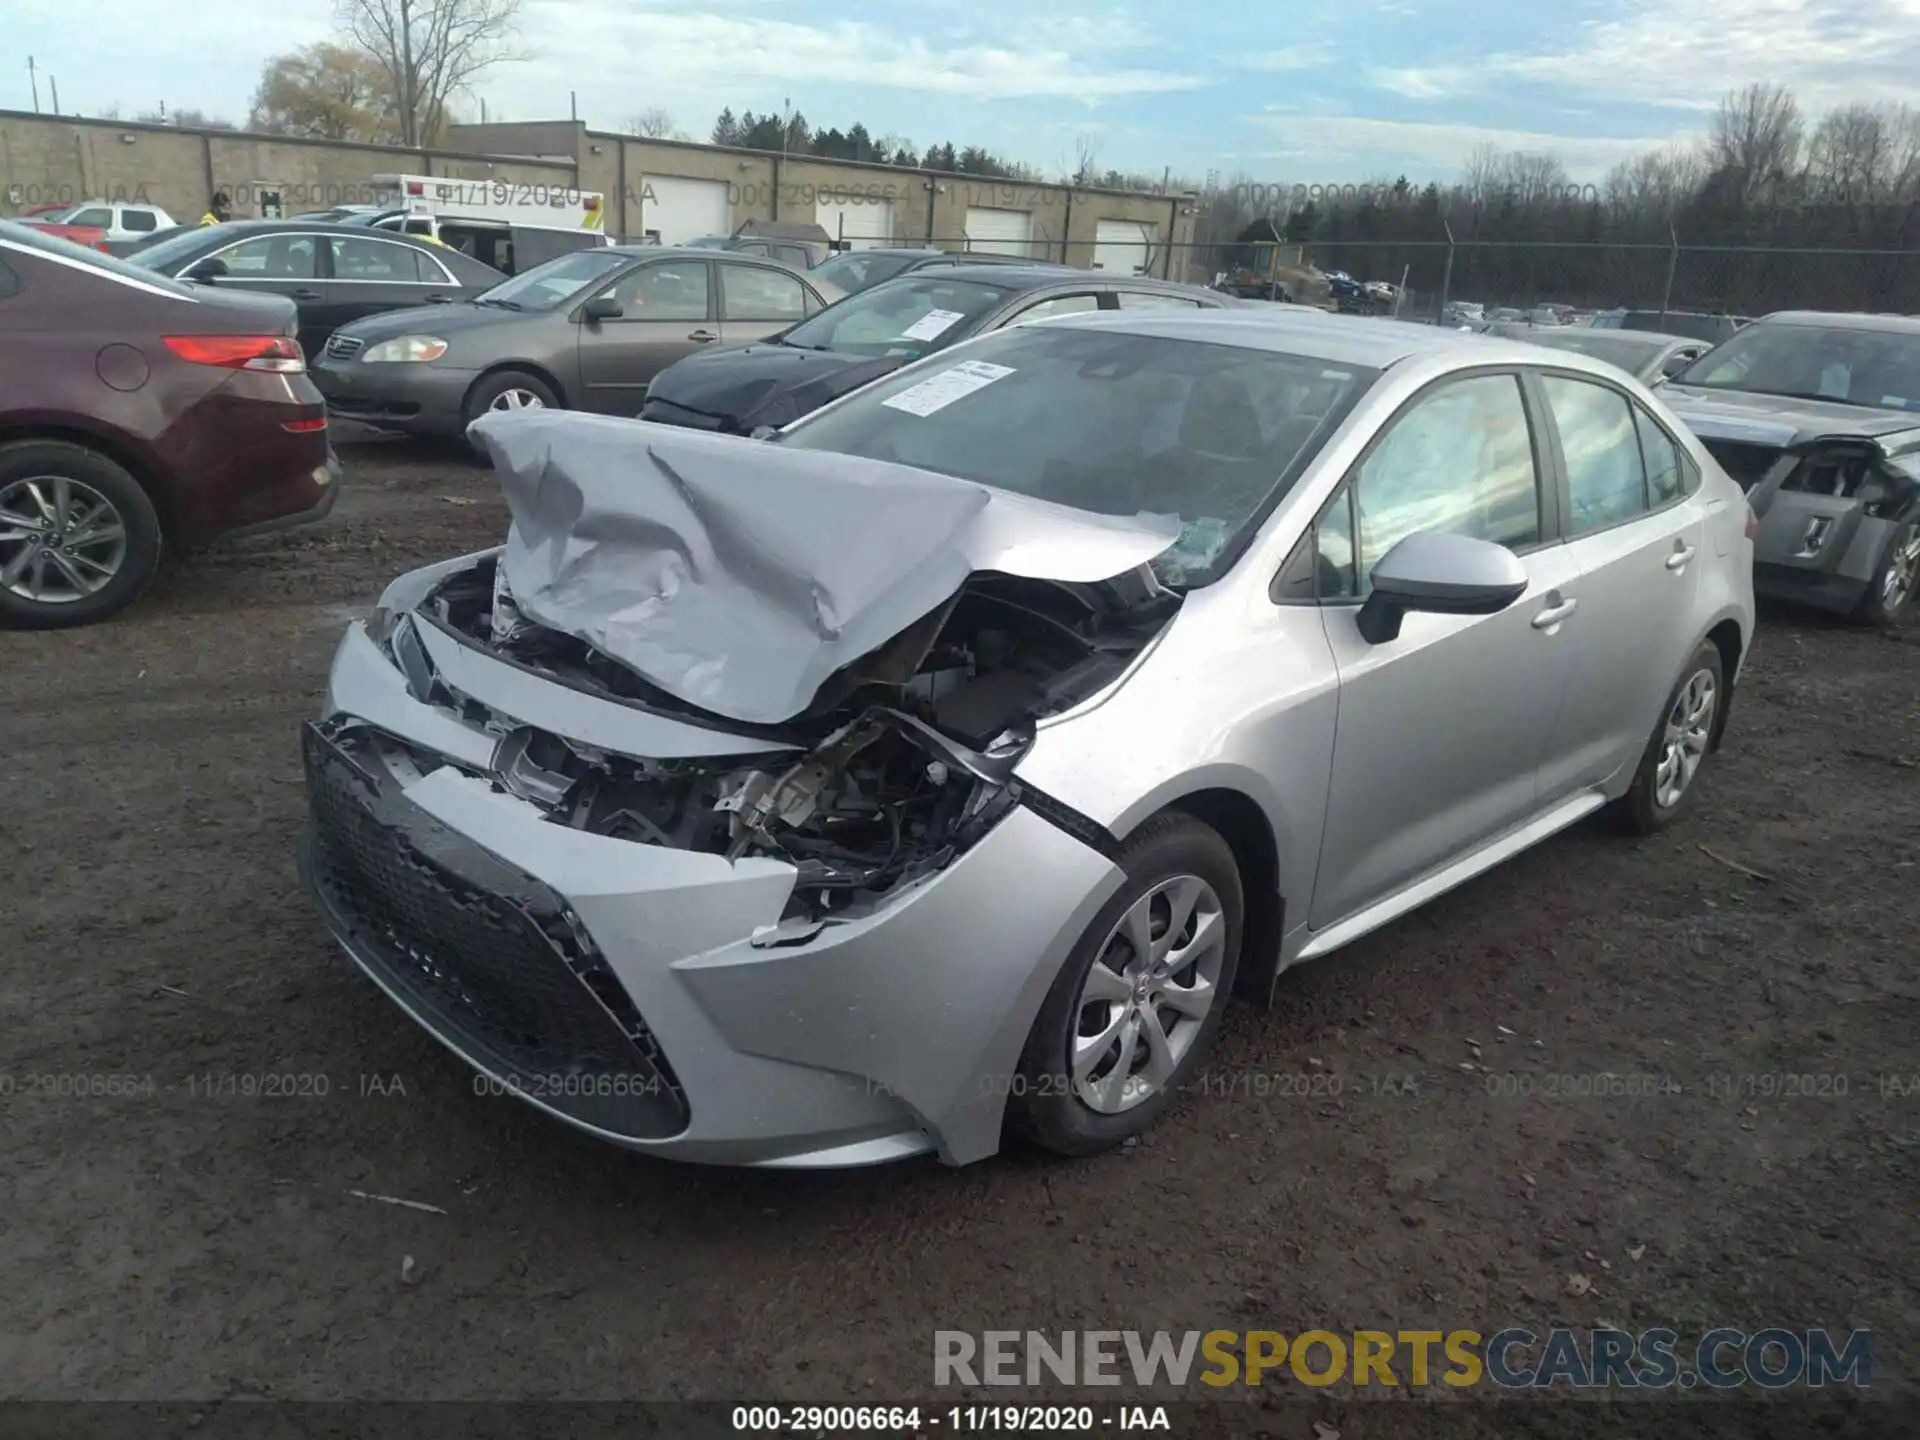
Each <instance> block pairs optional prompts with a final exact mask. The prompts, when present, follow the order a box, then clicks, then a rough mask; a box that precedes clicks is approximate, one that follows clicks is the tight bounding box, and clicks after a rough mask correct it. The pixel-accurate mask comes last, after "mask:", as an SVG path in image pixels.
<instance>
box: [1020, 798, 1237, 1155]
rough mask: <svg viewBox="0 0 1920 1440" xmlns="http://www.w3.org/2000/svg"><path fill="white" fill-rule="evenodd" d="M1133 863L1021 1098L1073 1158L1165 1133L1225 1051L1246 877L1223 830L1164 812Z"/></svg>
mask: <svg viewBox="0 0 1920 1440" xmlns="http://www.w3.org/2000/svg"><path fill="white" fill-rule="evenodd" d="M1119 864H1120V868H1121V869H1122V870H1124V871H1125V872H1126V875H1127V879H1126V883H1125V884H1124V885H1123V886H1122V887H1121V889H1120V892H1119V893H1118V894H1117V895H1115V896H1114V897H1113V899H1112V900H1110V901H1108V902H1107V904H1106V906H1105V907H1104V908H1103V909H1102V910H1101V911H1100V913H1099V915H1097V916H1096V917H1094V921H1093V923H1092V924H1091V925H1089V926H1088V927H1087V931H1086V933H1085V934H1084V935H1083V936H1082V937H1081V939H1080V942H1079V944H1077V945H1076V946H1075V947H1074V949H1073V952H1072V954H1071V955H1070V956H1069V957H1068V959H1067V963H1066V964H1065V965H1064V966H1062V967H1061V971H1060V974H1059V976H1058V977H1057V978H1056V979H1055V980H1054V983H1053V988H1052V989H1051V990H1050V991H1048V993H1047V998H1046V1002H1045V1003H1044V1004H1043V1005H1042V1006H1041V1007H1040V1015H1039V1017H1038V1018H1037V1019H1036V1020H1035V1021H1034V1025H1033V1030H1032V1032H1031V1033H1030V1034H1029V1035H1028V1037H1027V1044H1026V1049H1025V1051H1024V1052H1023V1053H1022V1055H1021V1057H1020V1066H1019V1069H1018V1070H1017V1071H1016V1072H1015V1076H1014V1084H1013V1087H1012V1089H1013V1093H1012V1095H1011V1096H1010V1098H1009V1104H1008V1114H1007V1118H1008V1123H1009V1124H1010V1125H1011V1126H1012V1127H1013V1129H1014V1130H1015V1131H1016V1132H1017V1133H1019V1134H1022V1135H1024V1136H1026V1137H1027V1138H1028V1139H1030V1140H1032V1141H1033V1142H1034V1143H1036V1144H1037V1145H1039V1146H1040V1147H1041V1148H1043V1149H1046V1150H1051V1151H1053V1152H1054V1153H1056V1154H1060V1155H1092V1154H1095V1153H1097V1152H1099V1151H1102V1150H1108V1149H1111V1148H1112V1147H1114V1146H1116V1145H1118V1144H1120V1143H1121V1142H1122V1141H1124V1140H1126V1139H1127V1138H1128V1137H1129V1136H1134V1135H1138V1134H1140V1133H1141V1132H1143V1131H1144V1130H1146V1129H1147V1127H1148V1126H1150V1125H1151V1124H1152V1123H1153V1121H1154V1118H1155V1117H1156V1116H1158V1115H1159V1113H1160V1112H1161V1111H1162V1110H1163V1109H1165V1108H1166V1106H1167V1105H1168V1104H1169V1103H1170V1102H1171V1101H1172V1099H1173V1097H1174V1096H1175V1095H1176V1094H1177V1093H1178V1092H1179V1090H1180V1087H1181V1085H1182V1084H1183V1083H1184V1082H1185V1080H1186V1079H1187V1077H1188V1076H1190V1075H1191V1074H1192V1073H1193V1069H1194V1067H1195V1065H1197V1064H1198V1062H1199V1061H1200V1059H1201V1058H1202V1057H1203V1056H1204V1055H1205V1054H1206V1052H1207V1050H1208V1049H1209V1048H1210V1047H1211V1046H1212V1044H1213V1038H1214V1036H1215V1034H1216V1033H1218V1031H1219V1029H1220V1023H1221V1019H1222V1016H1223V1014H1224V1012H1225V1010H1226V1004H1227V996H1228V995H1229V994H1230V993H1231V991H1232V989H1233V976H1234V971H1235V969H1236V968H1237V966H1238V964H1239V958H1240V934H1241V921H1242V916H1243V914H1244V910H1245V902H1244V897H1243V896H1242V894H1241V889H1240V869H1239V866H1238V865H1237V864H1236V863H1235V861H1234V857H1233V851H1232V849H1230V848H1229V847H1228V845H1227V842H1226V841H1225V840H1223V839H1221V838H1220V835H1219V834H1218V832H1216V831H1214V830H1213V829H1211V828H1210V827H1209V826H1206V825H1203V824H1201V823H1200V822H1199V821H1198V820H1195V819H1193V818H1192V817H1191V816H1187V815H1177V814H1169V815H1162V816H1160V817H1158V818H1156V819H1154V820H1151V821H1149V822H1148V823H1147V824H1146V825H1145V826H1143V827H1142V828H1141V830H1140V832H1139V833H1138V834H1137V835H1136V836H1135V837H1134V838H1133V840H1132V841H1130V842H1129V843H1128V845H1127V847H1126V849H1125V851H1124V852H1123V853H1122V854H1121V856H1120V860H1119Z"/></svg>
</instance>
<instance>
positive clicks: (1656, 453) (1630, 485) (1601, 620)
mask: <svg viewBox="0 0 1920 1440" xmlns="http://www.w3.org/2000/svg"><path fill="white" fill-rule="evenodd" d="M1529 384H1530V385H1531V386H1532V393H1534V394H1535V395H1536V396H1537V397H1538V405H1537V409H1538V412H1539V413H1540V414H1541V415H1542V416H1543V417H1545V420H1546V424H1547V431H1548V436H1549V439H1550V441H1551V450H1552V455H1553V464H1554V468H1555V471H1556V472H1557V473H1556V476H1555V483H1556V484H1557V485H1558V487H1559V494H1560V506H1561V513H1562V514H1563V516H1564V517H1565V533H1566V537H1567V538H1566V543H1567V550H1568V553H1569V554H1570V555H1571V557H1572V558H1573V560H1574V562H1575V563H1576V564H1577V565H1578V566H1579V570H1580V574H1579V578H1578V579H1577V580H1576V581H1575V582H1574V584H1573V585H1572V587H1571V588H1570V589H1569V591H1568V595H1569V598H1571V599H1572V600H1573V601H1574V602H1575V604H1576V605H1577V607H1578V608H1577V610H1576V612H1575V613H1574V614H1572V615H1571V616H1569V617H1568V619H1567V622H1566V635H1567V640H1568V643H1569V645H1570V647H1571V649H1572V652H1573V664H1572V668H1571V669H1570V671H1569V672H1568V676H1567V687H1566V701H1565V703H1564V704H1563V705H1562V706H1561V710H1560V717H1559V720H1558V721H1557V722H1556V724H1555V726H1554V735H1553V741H1552V744H1551V745H1550V746H1549V747H1548V753H1547V757H1546V759H1545V760H1544V761H1543V762H1542V764H1541V772H1540V784H1541V791H1542V794H1541V799H1542V801H1543V802H1551V801H1553V800H1555V799H1559V798H1561V797H1564V796H1566V795H1570V794H1572V793H1574V792H1575V791H1578V790H1582V789H1588V788H1591V787H1593V786H1596V785H1599V784H1601V783H1602V782H1603V781H1605V780H1607V779H1608V778H1609V777H1610V776H1612V775H1613V774H1614V773H1615V772H1616V771H1618V770H1619V769H1620V767H1621V766H1623V765H1631V764H1632V763H1633V762H1635V761H1636V760H1638V759H1639V757H1640V755H1641V754H1642V752H1643V751H1644V750H1645V748H1646V744H1647V740H1648V738H1649V737H1650V736H1651V735H1652V733H1653V726H1654V722H1655V720H1656V719H1657V718H1658V716H1659V713H1660V709H1661V707H1662V706H1663V705H1664V703H1665V701H1666V698H1667V692H1668V690H1669V689H1670V688H1671V687H1672V685H1673V682H1674V680H1675V678H1676V677H1677V676H1678V675H1679V673H1680V668H1681V666H1682V665H1683V664H1685V663H1686V660H1687V657H1688V655H1689V654H1690V653H1691V652H1692V649H1693V645H1694V641H1695V639H1696V638H1697V636H1698V633H1699V630H1700V629H1701V626H1700V624H1699V620H1698V608H1699V595H1700V571H1701V567H1702V566H1703V565H1704V564H1705V563H1706V562H1705V560H1704V559H1703V558H1702V547H1703V545H1704V544H1705V541H1706V513H1705V510H1704V509H1703V504H1702V501H1701V498H1700V495H1701V490H1700V474H1699V471H1698V470H1696V469H1695V468H1694V467H1693V465H1692V462H1691V461H1689V460H1688V459H1687V456H1686V451H1685V450H1684V449H1683V448H1682V447H1681V446H1680V445H1678V444H1677V443H1675V441H1674V439H1673V437H1672V436H1670V435H1669V434H1668V433H1667V431H1666V430H1665V428H1664V427H1662V426H1661V424H1660V422H1659V421H1657V420H1655V419H1654V418H1653V415H1652V414H1651V412H1649V411H1648V410H1647V409H1646V408H1645V407H1644V406H1642V405H1641V404H1640V403H1639V402H1638V401H1637V400H1635V399H1633V397H1632V396H1631V395H1629V394H1628V393H1627V391H1626V390H1625V388H1624V387H1619V386H1615V385H1613V384H1611V383H1610V382H1608V381H1605V380H1602V379H1599V378H1598V377H1596V376H1592V375H1582V374H1572V373H1565V372H1555V371H1550V370H1542V371H1539V372H1536V373H1535V374H1533V375H1531V376H1530V377H1529Z"/></svg>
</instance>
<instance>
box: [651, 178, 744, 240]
mask: <svg viewBox="0 0 1920 1440" xmlns="http://www.w3.org/2000/svg"><path fill="white" fill-rule="evenodd" d="M640 230H641V233H642V234H644V235H646V237H647V238H648V239H650V240H658V241H659V243H660V244H662V245H684V244H686V243H687V242H688V241H689V240H698V239H699V238H700V237H701V236H702V235H730V234H732V233H733V215H732V212H731V211H730V210H729V208H728V206H727V182H726V181H724V180H682V179H681V178H680V177H679V176H677V175H649V176H647V178H646V182H645V185H644V186H643V187H642V189H641V191H640Z"/></svg>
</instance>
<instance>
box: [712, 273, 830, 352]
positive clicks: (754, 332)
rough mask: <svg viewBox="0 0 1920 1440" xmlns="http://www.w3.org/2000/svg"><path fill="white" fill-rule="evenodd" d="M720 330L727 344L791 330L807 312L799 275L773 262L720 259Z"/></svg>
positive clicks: (743, 342)
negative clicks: (750, 263) (754, 262)
mask: <svg viewBox="0 0 1920 1440" xmlns="http://www.w3.org/2000/svg"><path fill="white" fill-rule="evenodd" d="M719 269H720V303H721V307H722V308H721V311H720V333H721V334H722V335H723V336H724V337H725V338H726V343H727V344H729V345H741V344H748V343H751V342H752V341H755V340H765V339H766V338H767V337H768V336H770V335H778V334H779V333H780V332H781V331H782V330H790V329H792V328H793V327H794V326H795V325H798V324H799V323H800V322H801V321H802V320H803V319H805V318H806V316H807V313H808V312H807V288H806V286H805V285H803V284H802V283H801V282H800V277H799V276H797V275H793V274H790V273H788V272H787V271H785V270H780V269H776V268H775V267H774V266H772V265H749V264H744V263H741V262H737V261H731V260H722V261H721V262H720V265H719Z"/></svg>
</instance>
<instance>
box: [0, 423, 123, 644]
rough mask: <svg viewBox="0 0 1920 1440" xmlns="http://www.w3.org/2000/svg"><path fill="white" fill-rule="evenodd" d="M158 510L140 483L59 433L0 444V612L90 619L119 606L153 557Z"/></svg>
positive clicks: (44, 623)
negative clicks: (53, 436)
mask: <svg viewBox="0 0 1920 1440" xmlns="http://www.w3.org/2000/svg"><path fill="white" fill-rule="evenodd" d="M160 545H161V538H160V517H159V515H158V514H156V513H155V511H154V508H153V502H152V500H150V499H149V498H148V497H147V492H146V491H144V490H142V489H141V488H140V483H139V482H138V481H137V480H135V479H134V478H133V476H131V475H129V474H128V473H127V472H126V470H125V469H124V468H122V467H121V466H120V465H119V464H117V463H115V462H114V461H112V460H110V459H108V458H107V457H106V456H104V455H102V454H100V453H99V452H98V451H96V450H89V449H87V448H86V447H85V446H83V445H75V444H71V443H69V442H67V441H64V440H19V441H15V442H13V443H12V444H8V445H0V621H5V622H6V623H8V624H11V625H15V626H19V627H21V628H24V629H29V630H55V629H63V628H66V627H69V626H74V625H91V624H93V623H94V622H96V621H99V620H105V619H107V618H109V617H110V616H113V615H116V614H118V613H119V612H120V611H122V610H124V609H126V607H127V606H129V605H131V604H132V603H133V602H134V601H135V600H136V599H138V598H139V596H140V592H141V591H143V590H145V589H146V587H147V585H148V583H149V582H150V581H151V580H152V579H153V576H154V572H155V571H156V570H157V569H158V568H159V565H160Z"/></svg>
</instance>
